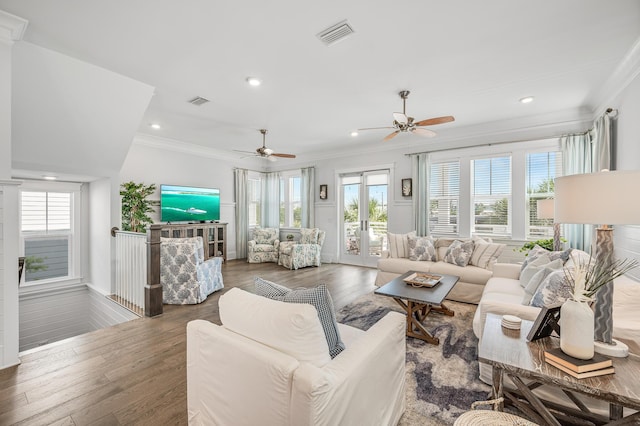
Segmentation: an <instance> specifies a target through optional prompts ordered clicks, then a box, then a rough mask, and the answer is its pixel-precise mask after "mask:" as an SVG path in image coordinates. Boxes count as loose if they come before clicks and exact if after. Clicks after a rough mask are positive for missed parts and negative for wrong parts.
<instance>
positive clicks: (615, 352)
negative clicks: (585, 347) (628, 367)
mask: <svg viewBox="0 0 640 426" xmlns="http://www.w3.org/2000/svg"><path fill="white" fill-rule="evenodd" d="M593 346H594V348H593V349H594V350H595V351H596V352H597V353H599V354H602V355H606V356H611V357H614V358H625V357H627V356H629V347H628V346H627V345H625V344H624V343H622V342H621V341H619V340H616V339H613V344H608V343H604V342H598V341H597V340H596V341H595V342H593Z"/></svg>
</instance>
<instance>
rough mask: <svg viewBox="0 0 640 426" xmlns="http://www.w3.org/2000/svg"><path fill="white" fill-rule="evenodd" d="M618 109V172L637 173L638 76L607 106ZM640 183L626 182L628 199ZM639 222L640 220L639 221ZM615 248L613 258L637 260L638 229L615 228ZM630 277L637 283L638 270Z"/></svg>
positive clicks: (639, 156)
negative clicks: (630, 192)
mask: <svg viewBox="0 0 640 426" xmlns="http://www.w3.org/2000/svg"><path fill="white" fill-rule="evenodd" d="M609 106H610V107H612V108H617V109H618V118H617V120H616V126H615V130H616V136H617V138H616V139H617V149H616V152H615V161H616V168H617V169H618V170H640V120H639V119H638V117H640V74H639V75H637V76H636V78H635V79H634V80H633V81H632V82H631V83H630V84H629V86H628V87H627V88H626V89H625V90H624V91H623V92H622V94H621V95H620V96H619V97H618V98H617V99H616V100H615V101H614V102H613V104H611V105H609ZM639 186H640V182H629V189H630V190H631V191H634V192H635V193H634V194H631V196H635V197H637V196H638V195H637V190H638V187H639ZM639 219H640V218H639ZM615 228H616V229H615V231H614V240H615V242H614V246H615V250H616V257H618V258H634V259H638V260H640V226H638V225H626V226H616V227H615ZM629 275H631V276H633V277H635V278H636V279H638V280H640V268H636V269H635V270H633V271H631V272H630V273H629Z"/></svg>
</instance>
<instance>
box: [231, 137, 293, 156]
mask: <svg viewBox="0 0 640 426" xmlns="http://www.w3.org/2000/svg"><path fill="white" fill-rule="evenodd" d="M260 133H262V146H261V147H260V148H257V149H256V153H255V154H253V156H255V157H262V158H266V159H267V160H269V161H276V157H280V158H296V156H295V155H294V154H282V153H278V152H273V150H272V149H271V148H267V147H266V145H265V139H266V135H267V129H260ZM234 151H236V152H244V153H246V154H251V152H248V151H238V150H234Z"/></svg>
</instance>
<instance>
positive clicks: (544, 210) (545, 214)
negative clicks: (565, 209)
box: [536, 198, 562, 251]
mask: <svg viewBox="0 0 640 426" xmlns="http://www.w3.org/2000/svg"><path fill="white" fill-rule="evenodd" d="M554 203H555V201H554V199H553V198H549V199H546V200H538V201H537V202H536V210H537V212H536V214H537V217H538V219H554V216H555V207H554ZM553 250H554V251H560V250H562V247H561V243H560V224H559V223H558V222H556V221H554V222H553Z"/></svg>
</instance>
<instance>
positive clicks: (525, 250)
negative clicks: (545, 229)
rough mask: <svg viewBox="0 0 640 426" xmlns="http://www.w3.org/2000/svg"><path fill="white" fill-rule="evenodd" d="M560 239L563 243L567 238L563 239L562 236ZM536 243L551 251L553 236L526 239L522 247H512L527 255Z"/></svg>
mask: <svg viewBox="0 0 640 426" xmlns="http://www.w3.org/2000/svg"><path fill="white" fill-rule="evenodd" d="M560 241H562V242H563V243H566V242H567V240H565V239H564V238H561V239H560ZM536 245H538V246H540V247H542V248H543V249H545V250H549V251H553V238H547V239H543V240H536V241H527V242H526V243H524V244H523V245H522V247H520V248H519V249H513V251H518V252H520V253H526V254H525V256H527V255H528V254H529V250H531V249H532V248H534V247H535V246H536Z"/></svg>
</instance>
